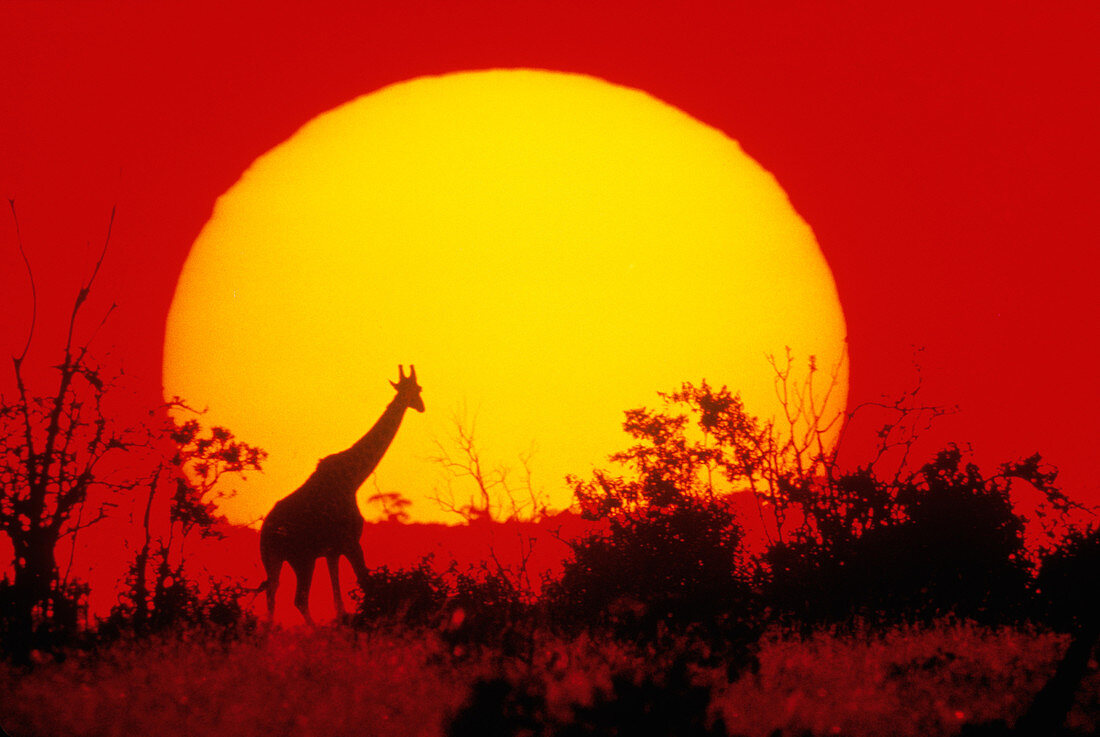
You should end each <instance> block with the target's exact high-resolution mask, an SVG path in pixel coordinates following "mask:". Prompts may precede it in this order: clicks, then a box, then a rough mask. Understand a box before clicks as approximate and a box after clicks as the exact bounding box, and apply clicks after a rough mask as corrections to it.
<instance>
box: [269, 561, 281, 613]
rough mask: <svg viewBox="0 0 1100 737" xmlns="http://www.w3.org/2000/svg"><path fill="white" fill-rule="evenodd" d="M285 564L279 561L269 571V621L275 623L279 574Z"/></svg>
mask: <svg viewBox="0 0 1100 737" xmlns="http://www.w3.org/2000/svg"><path fill="white" fill-rule="evenodd" d="M282 569H283V563H282V561H279V563H278V564H277V565H273V566H272V567H271V568H268V569H267V621H268V622H274V621H275V592H276V591H278V590H279V574H280V573H281V572H282Z"/></svg>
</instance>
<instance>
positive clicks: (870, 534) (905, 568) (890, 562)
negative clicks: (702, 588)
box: [764, 446, 1030, 623]
mask: <svg viewBox="0 0 1100 737" xmlns="http://www.w3.org/2000/svg"><path fill="white" fill-rule="evenodd" d="M854 478H855V479H860V477H859V476H857V477H854ZM852 479H853V477H844V478H843V479H842V480H841V483H852ZM861 480H863V481H864V482H865V483H866V485H867V486H868V487H870V488H872V489H874V488H878V487H881V486H882V485H881V484H880V483H879V482H877V481H875V480H874V479H873V477H870V476H867V475H863V476H862V479H861ZM883 498H886V499H889V500H890V502H889V506H890V508H889V513H888V514H882V515H881V516H880V517H879V520H881V521H879V522H878V523H877V524H874V525H868V526H867V528H868V529H866V530H865V531H860V529H859V528H858V527H857V526H855V525H852V524H848V523H847V521H846V520H843V519H842V520H840V521H839V522H838V523H836V524H833V525H831V526H830V525H825V526H823V527H819V528H818V529H817V530H815V531H813V532H801V533H799V534H796V535H795V536H793V537H792V539H791V540H789V541H785V542H782V543H776V544H773V545H772V546H770V547H769V549H768V550H767V552H766V553H765V555H764V562H765V564H766V566H767V568H768V570H769V571H770V576H769V579H768V581H767V583H766V585H765V587H764V592H765V598H766V599H767V600H768V601H769V603H771V604H772V605H773V606H775V607H776V608H777V610H779V611H780V612H783V613H785V614H786V615H789V616H794V617H795V618H797V619H799V620H801V621H805V622H811V623H813V622H821V621H837V620H840V619H843V618H846V617H848V616H851V615H853V614H858V615H861V616H864V617H867V618H870V619H876V618H884V619H887V620H893V619H899V618H905V619H931V618H934V617H937V616H942V615H945V614H948V613H952V614H955V615H958V616H962V617H970V618H974V619H976V620H979V621H986V622H1001V621H1006V620H1009V619H1012V618H1013V617H1015V616H1018V615H1019V614H1020V613H1021V612H1022V611H1023V609H1024V607H1025V606H1026V600H1027V587H1028V581H1029V575H1030V572H1029V567H1028V562H1027V559H1026V557H1025V554H1024V552H1025V551H1024V543H1023V521H1022V520H1021V519H1020V518H1019V517H1018V516H1017V515H1016V514H1015V513H1014V512H1013V510H1012V505H1011V501H1010V500H1009V497H1008V491H1007V485H1006V484H1005V483H1004V482H1003V480H1002V479H1001V477H999V476H994V477H985V476H983V475H982V474H981V472H980V471H979V469H978V468H977V467H976V466H975V465H973V464H970V463H966V464H964V463H963V456H962V453H961V452H960V451H959V449H958V448H957V447H954V446H951V447H949V448H948V449H946V450H944V451H942V452H940V453H939V454H938V455H937V456H936V457H935V459H934V460H933V461H932V462H930V463H928V464H926V465H925V466H923V467H921V469H920V470H919V471H918V473H917V474H916V475H915V476H914V477H913V478H912V479H911V480H909V481H907V482H905V483H903V484H900V485H899V486H897V487H895V488H890V489H886V490H885V492H884V494H883ZM883 506H884V505H883Z"/></svg>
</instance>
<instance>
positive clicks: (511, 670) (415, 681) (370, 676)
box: [0, 621, 1100, 737]
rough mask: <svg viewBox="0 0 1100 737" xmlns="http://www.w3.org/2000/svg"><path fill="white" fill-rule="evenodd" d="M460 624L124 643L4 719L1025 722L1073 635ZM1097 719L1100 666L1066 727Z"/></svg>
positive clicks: (538, 727)
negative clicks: (474, 629)
mask: <svg viewBox="0 0 1100 737" xmlns="http://www.w3.org/2000/svg"><path fill="white" fill-rule="evenodd" d="M444 634H445V633H441V632H440V631H439V630H435V629H412V628H407V627H402V626H389V627H382V628H377V629H374V630H371V631H367V632H359V631H356V630H352V629H347V628H343V627H338V626H324V627H320V628H318V629H314V630H311V629H308V628H305V627H297V628H288V629H282V628H276V629H274V630H272V631H270V632H267V633H257V634H254V635H252V636H250V637H246V638H244V639H242V640H235V641H228V642H221V641H219V640H217V639H213V638H207V637H201V636H196V637H194V638H187V637H178V636H172V637H168V638H164V639H156V638H154V639H149V640H145V641H137V642H125V641H123V642H119V643H116V644H114V645H112V646H110V647H107V648H102V649H98V650H96V651H93V652H91V653H88V654H79V653H78V654H72V655H70V656H69V657H67V658H65V659H64V660H63V661H61V662H49V663H43V664H41V665H39V666H38V667H36V668H35V669H33V670H32V671H25V670H22V669H19V668H16V667H13V666H10V665H3V666H0V713H2V714H4V718H3V724H4V727H5V728H6V729H7V730H8V731H9V732H10V733H11V735H12V736H13V737H38V736H42V737H45V736H48V735H99V736H104V737H105V736H108V735H127V736H129V735H154V734H156V735H165V736H171V735H240V736H241V737H245V736H247V735H290V734H293V735H302V736H303V737H309V736H310V735H318V736H319V735H326V736H327V735H337V736H338V735H359V734H367V735H401V736H402V737H405V736H410V735H423V736H425V737H428V736H430V735H447V734H486V735H488V734H523V733H525V732H524V731H523V730H524V729H525V725H529V726H530V727H532V728H533V729H532V731H530V732H526V733H528V734H554V733H557V734H602V733H620V732H605V731H603V730H602V729H601V725H604V724H609V723H610V722H609V720H612V721H614V722H615V723H616V724H618V725H620V726H621V727H628V726H629V725H630V724H631V723H632V722H634V723H636V724H637V725H639V726H642V727H643V728H644V729H645V733H652V734H727V733H728V734H734V735H745V736H751V737H757V736H761V737H764V736H767V735H773V734H780V735H805V734H810V735H850V736H852V737H856V736H859V735H921V736H930V735H953V734H958V733H959V731H960V729H961V728H962V727H963V725H965V724H967V723H982V722H987V721H992V720H997V719H1004V720H1007V721H1008V722H1009V723H1012V721H1014V720H1015V718H1016V717H1017V716H1019V714H1021V713H1022V711H1023V710H1024V709H1025V708H1026V707H1027V704H1028V703H1029V701H1030V699H1031V698H1032V697H1033V696H1034V694H1035V693H1036V692H1037V691H1038V690H1039V688H1040V687H1041V686H1042V684H1043V683H1044V682H1045V681H1046V679H1048V678H1049V677H1050V675H1051V673H1052V672H1053V670H1054V667H1055V664H1056V661H1057V660H1058V658H1059V657H1060V655H1061V653H1062V651H1063V649H1064V646H1065V643H1066V641H1067V639H1068V638H1067V637H1066V636H1064V635H1059V634H1053V633H1048V632H1043V631H1040V630H1036V629H1031V628H1011V627H1000V628H993V627H983V626H979V625H976V624H973V623H969V622H954V621H940V622H937V623H935V624H933V625H930V626H923V627H910V626H896V627H893V628H891V629H888V630H885V631H881V632H876V631H872V630H863V629H861V628H859V627H855V628H852V627H846V628H844V629H843V630H838V629H836V628H828V629H820V630H817V631H814V632H811V633H808V634H804V635H800V634H797V633H794V632H789V631H780V630H777V629H772V630H769V631H768V632H766V633H765V635H764V636H763V637H762V638H761V640H760V642H759V649H758V652H757V657H758V660H759V667H758V668H755V669H753V668H749V669H745V670H744V671H743V672H742V673H740V674H735V675H734V678H733V680H732V681H731V680H730V678H729V674H728V672H727V669H726V668H725V667H724V664H722V663H707V664H702V661H703V659H700V658H697V657H696V658H689V659H687V664H686V665H685V658H684V657H683V655H684V654H685V652H686V651H688V650H690V649H691V648H692V647H693V644H692V643H690V642H688V641H687V640H681V641H673V642H670V643H669V644H667V645H666V646H665V647H663V648H661V649H659V650H658V649H655V648H653V647H635V646H631V645H627V644H623V643H621V642H618V641H615V640H613V639H606V638H602V637H596V636H593V635H590V634H581V635H579V636H573V637H563V636H554V635H550V634H548V633H545V632H535V633H534V635H533V636H531V637H530V640H529V641H528V642H527V643H526V644H527V647H525V648H521V649H522V650H523V652H521V653H517V654H514V655H504V654H502V652H501V651H500V650H498V649H494V648H486V649H476V648H475V649H474V650H471V651H467V650H465V649H464V648H462V647H455V646H452V645H450V644H448V641H447V639H446V637H445V636H444ZM475 692H476V693H477V694H479V695H480V697H481V703H480V704H478V703H472V702H473V701H474V694H475ZM692 712H694V713H692ZM631 713H633V714H634V715H635V716H634V717H631V716H629V715H630V714H631ZM463 714H464V715H463ZM456 717H457V719H456ZM1096 724H1100V674H1097V672H1096V668H1095V664H1091V665H1090V674H1089V676H1088V677H1087V678H1086V680H1085V682H1084V683H1083V684H1082V687H1081V689H1080V691H1079V692H1078V695H1077V701H1076V705H1075V706H1074V708H1073V710H1072V712H1071V713H1070V716H1069V719H1068V721H1067V725H1066V726H1067V727H1068V728H1069V729H1070V730H1071V731H1072V732H1077V733H1081V734H1088V733H1091V732H1092V730H1093V728H1094V726H1095V725H1096ZM554 725H557V727H556V728H555V726H554ZM471 727H472V729H471ZM464 729H465V730H467V731H462V730H464ZM555 729H557V731H556V732H555V731H553V730H555ZM449 730H450V731H449ZM543 730H546V731H543ZM621 733H623V734H625V733H627V732H621ZM634 733H637V732H634Z"/></svg>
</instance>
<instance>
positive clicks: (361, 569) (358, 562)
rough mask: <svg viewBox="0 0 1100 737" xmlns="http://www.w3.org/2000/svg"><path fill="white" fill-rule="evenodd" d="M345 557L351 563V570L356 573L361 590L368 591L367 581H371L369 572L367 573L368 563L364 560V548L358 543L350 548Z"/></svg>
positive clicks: (345, 552)
mask: <svg viewBox="0 0 1100 737" xmlns="http://www.w3.org/2000/svg"><path fill="white" fill-rule="evenodd" d="M344 557H345V558H347V559H348V562H349V563H351V568H352V570H353V571H355V580H356V582H357V583H358V584H359V588H361V589H364V590H366V588H367V581H368V580H369V572H368V571H367V564H366V561H364V560H363V548H362V546H361V545H359V543H358V542H356V543H355V544H354V545H351V546H349V547H348V549H347V550H346V551H344Z"/></svg>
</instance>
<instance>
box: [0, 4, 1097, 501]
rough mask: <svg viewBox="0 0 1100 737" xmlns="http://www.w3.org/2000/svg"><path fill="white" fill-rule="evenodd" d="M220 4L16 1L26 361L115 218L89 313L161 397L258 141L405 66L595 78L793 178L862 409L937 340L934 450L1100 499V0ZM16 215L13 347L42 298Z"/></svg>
mask: <svg viewBox="0 0 1100 737" xmlns="http://www.w3.org/2000/svg"><path fill="white" fill-rule="evenodd" d="M225 5H226V4H225V3H222V2H217V3H213V2H187V3H148V4H146V3H104V2H92V1H86V2H79V3H75V2H74V3H61V2H25V3H24V2H5V3H3V4H2V5H0V194H2V195H3V196H4V197H5V198H14V199H15V200H16V203H17V206H18V210H19V215H20V221H21V226H22V231H23V236H24V241H25V244H26V247H27V250H28V253H29V255H30V257H31V259H32V261H33V263H34V265H35V268H36V272H37V278H38V287H39V300H40V309H41V310H42V311H43V312H44V314H43V315H42V318H43V320H42V321H41V322H40V325H39V331H40V332H39V338H40V339H41V340H40V342H39V343H38V344H37V346H36V351H37V352H36V353H34V354H32V359H31V360H34V358H37V359H39V360H41V361H42V362H47V361H49V360H50V359H52V358H53V356H52V355H49V354H48V353H47V351H46V349H47V348H49V347H50V346H51V345H55V344H56V343H51V340H53V339H54V337H55V336H58V335H59V334H60V329H61V325H60V322H59V321H58V319H57V317H58V310H57V306H58V305H64V306H65V307H66V308H67V306H68V304H69V303H70V302H71V299H72V297H73V296H74V294H75V291H76V288H77V286H78V281H79V279H80V278H81V277H82V276H84V275H86V273H87V270H88V269H89V268H90V265H91V263H92V261H93V260H94V255H95V253H96V252H97V250H98V244H100V243H101V241H102V237H103V234H104V231H105V227H106V223H107V219H108V214H109V212H110V210H111V208H112V207H113V206H117V208H118V218H117V221H116V227H115V231H114V236H113V240H112V248H111V251H110V254H109V261H108V264H107V265H106V267H105V271H104V274H103V278H102V281H101V283H100V289H99V292H98V295H99V300H100V301H99V303H97V304H96V305H93V310H100V311H101V310H102V309H103V307H104V305H105V304H106V303H107V302H108V301H110V300H114V301H117V302H118V303H119V305H120V309H119V310H118V311H117V313H116V314H115V316H114V317H112V321H111V323H110V324H109V326H108V329H107V330H106V332H105V333H104V335H103V336H102V338H101V343H100V345H101V346H103V347H106V346H109V345H115V346H117V347H116V349H115V351H116V353H117V354H118V355H119V356H120V357H121V358H122V360H123V362H124V365H125V368H126V370H127V372H128V373H129V374H131V375H132V376H133V377H135V379H136V380H137V381H138V382H139V384H140V386H141V387H142V388H143V391H145V392H147V394H148V397H149V398H150V401H155V400H156V399H157V396H158V392H159V369H160V355H161V354H160V346H161V342H162V338H163V327H164V318H165V315H166V313H167V309H168V306H169V301H170V299H171V296H172V289H173V287H174V284H175V280H176V276H177V274H178V271H179V268H180V266H181V265H182V262H183V260H184V258H185V257H186V254H187V251H188V248H189V246H190V243H191V241H192V240H193V239H194V237H195V236H196V235H197V234H198V232H199V229H200V228H201V227H202V225H203V223H204V222H205V220H206V219H207V217H208V216H209V214H210V212H211V207H212V206H213V203H214V200H215V198H216V197H217V196H218V195H219V194H221V193H222V192H224V191H225V190H226V189H227V188H228V187H229V186H230V185H231V184H232V183H233V182H234V181H235V180H236V178H237V177H238V176H239V175H240V173H241V172H242V171H243V170H244V169H245V168H246V167H247V166H248V164H249V163H250V162H251V161H252V160H253V159H254V158H255V157H257V156H258V155H260V154H262V153H263V152H265V151H267V150H268V149H269V148H271V147H272V146H274V145H275V144H277V143H279V142H281V141H282V140H284V139H286V138H287V137H288V136H290V135H291V134H292V133H293V132H294V131H295V130H296V129H297V128H298V127H299V126H301V125H302V124H303V123H305V122H306V121H308V120H309V119H310V118H312V117H314V116H315V115H317V114H318V113H320V112H323V111H325V110H329V109H331V108H333V107H336V106H338V105H340V104H342V103H344V102H346V101H348V100H350V99H352V98H354V97H356V96H359V95H361V94H364V93H367V92H370V91H372V90H375V89H378V88H379V87H382V86H384V85H386V84H389V83H392V82H396V81H400V80H404V79H409V78H412V77H416V76H420V75H424V74H432V73H441V72H446V71H452V70H464V69H483V68H491V67H518V66H522V67H534V68H545V69H554V70H561V71H571V72H581V73H586V74H591V75H595V76H598V77H602V78H604V79H606V80H608V81H611V82H614V83H618V84H623V85H627V86H632V87H638V88H641V89H643V90H645V91H647V92H649V93H651V94H653V95H655V96H657V97H659V98H661V99H663V100H665V101H667V102H669V103H671V104H674V105H676V106H678V107H680V108H681V109H683V110H685V111H686V112H688V113H690V114H691V115H693V116H695V117H697V118H699V119H700V120H702V121H704V122H706V123H708V124H710V125H713V126H715V127H718V128H720V129H722V130H724V131H725V132H727V133H728V134H729V135H730V136H731V137H733V138H735V139H737V140H738V141H739V142H740V143H741V144H742V146H743V147H744V149H745V150H746V151H747V152H748V153H749V155H751V156H753V157H754V158H755V159H756V160H758V161H759V162H760V163H761V164H762V165H763V166H764V167H765V168H767V169H769V170H770V171H771V172H772V173H773V174H775V175H776V177H777V178H778V180H779V182H780V183H781V184H782V186H783V187H784V188H785V189H786V191H787V192H788V194H789V195H790V197H791V200H792V202H793V204H794V206H795V208H796V209H797V210H798V211H799V212H800V214H801V215H802V216H803V217H804V218H805V219H806V220H807V221H808V222H809V223H810V225H811V226H812V227H813V229H814V231H815V232H816V234H817V237H818V240H819V242H820V244H821V247H822V249H823V251H824V253H825V256H826V258H827V259H828V261H829V263H830V265H831V267H832V269H833V272H834V275H835V277H836V281H837V285H838V289H839V292H840V298H841V301H842V303H843V305H844V309H845V313H846V317H847V321H848V331H849V341H850V346H851V348H850V350H851V365H852V400H853V401H854V402H859V401H863V400H868V399H874V398H876V397H877V396H879V395H880V394H881V393H883V392H897V391H900V390H902V389H906V388H908V387H909V386H910V385H911V383H912V381H913V377H914V374H913V370H912V359H913V352H914V349H915V348H923V351H922V352H921V354H920V359H919V360H920V363H921V365H922V367H923V373H924V376H925V379H926V386H925V391H924V396H925V399H926V400H928V401H930V402H935V403H942V404H959V405H960V406H961V408H962V412H961V413H960V414H958V415H956V416H954V417H951V418H949V419H946V420H943V421H942V422H941V423H940V425H939V426H938V429H937V430H936V433H937V435H936V440H937V441H940V440H944V441H946V440H957V441H962V442H970V443H972V444H973V445H974V447H975V449H976V451H977V452H978V454H979V458H980V459H983V460H985V461H998V460H1004V459H1008V458H1010V457H1013V456H1016V455H1021V454H1030V453H1033V452H1035V451H1041V452H1042V453H1043V454H1044V455H1045V456H1046V457H1047V458H1048V460H1050V461H1052V462H1054V463H1055V464H1057V465H1058V466H1059V467H1061V468H1062V471H1063V479H1064V482H1065V484H1066V488H1067V491H1069V492H1070V493H1071V494H1074V495H1075V496H1079V497H1083V498H1086V499H1090V500H1091V501H1100V488H1098V486H1097V484H1096V482H1095V480H1094V475H1093V473H1092V469H1091V468H1090V465H1091V463H1090V462H1091V461H1092V459H1093V457H1094V455H1095V451H1094V445H1093V443H1094V435H1095V432H1094V430H1093V427H1094V423H1095V422H1097V421H1098V418H1100V392H1098V391H1097V389H1096V386H1095V381H1094V378H1093V374H1094V373H1095V370H1096V369H1095V367H1096V359H1097V358H1100V355H1098V353H1100V352H1098V351H1097V349H1096V347H1095V345H1094V343H1093V341H1094V340H1095V337H1096V332H1097V322H1098V321H1097V313H1098V310H1097V307H1096V296H1095V294H1096V290H1095V286H1094V281H1095V278H1096V274H1097V268H1096V264H1097V257H1096V248H1097V246H1098V244H1100V238H1098V236H1100V225H1098V222H1097V219H1096V212H1095V210H1096V204H1097V201H1096V197H1097V195H1096V193H1097V188H1096V172H1097V171H1100V156H1098V152H1100V147H1098V146H1097V144H1096V140H1095V136H1096V133H1097V131H1098V130H1100V120H1098V115H1097V107H1096V100H1098V99H1100V89H1098V87H1100V83H1098V81H1097V80H1098V79H1100V74H1097V72H1098V70H1100V53H1098V52H1097V43H1096V39H1097V38H1100V6H1098V5H1097V4H1095V3H1089V2H1079V3H1051V4H1047V3H1044V4H1034V5H1033V7H1029V8H1021V7H1016V5H1017V4H1011V6H1012V7H1006V5H1008V4H1004V3H988V4H985V3H963V4H961V5H965V6H966V9H965V10H962V11H960V10H959V9H957V8H952V7H949V6H945V7H943V8H935V7H932V6H931V5H929V4H925V3H919V4H913V5H914V6H913V7H908V8H902V9H895V8H889V9H888V8H886V7H885V6H886V4H878V5H881V6H882V7H877V8H874V9H872V10H865V9H861V10H856V9H853V8H850V7H846V8H844V9H836V8H832V9H824V8H821V7H818V4H809V3H799V4H789V5H788V4H775V3H766V4H765V3H761V4H759V5H766V6H767V8H766V9H761V8H756V9H745V8H743V7H742V4H740V3H732V2H715V3H701V2H696V3H690V2H689V3H676V4H672V3H668V4H660V5H657V4H646V3H632V4H617V3H599V4H597V3H569V2H527V3H517V2H464V3H419V2H418V3H394V2H387V3H356V4H354V8H353V7H352V4H351V3H348V4H347V5H346V6H345V5H330V4H325V3H311V4H309V5H308V6H307V5H306V4H296V5H295V6H294V7H293V8H292V9H286V8H282V7H281V6H280V7H278V8H275V9H273V8H272V7H271V4H233V5H232V6H231V7H225ZM952 5H954V4H952ZM960 13H961V14H960ZM3 221H4V223H3V225H2V226H0V296H2V299H3V301H2V305H3V307H2V309H3V315H4V317H3V321H2V323H0V325H2V327H0V352H7V353H9V354H11V353H17V352H18V351H19V348H20V346H21V341H22V339H23V336H25V330H26V325H27V321H28V319H29V304H30V302H29V292H28V288H27V283H26V279H25V275H24V272H23V270H22V265H21V262H20V261H19V258H18V254H17V251H16V249H15V238H14V232H13V228H12V227H11V223H10V219H9V218H8V217H7V216H6V215H5V216H4V217H3ZM5 371H6V372H7V373H9V374H10V369H5ZM690 378H692V377H685V379H690ZM8 384H9V377H8V376H7V375H5V378H4V383H3V386H5V387H6V386H8ZM659 389H667V387H654V391H657V390H659ZM624 409H626V408H624ZM614 450H617V449H615V448H609V449H608V452H612V451H614Z"/></svg>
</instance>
